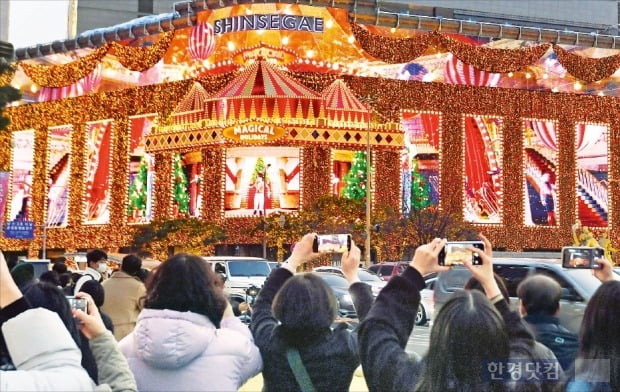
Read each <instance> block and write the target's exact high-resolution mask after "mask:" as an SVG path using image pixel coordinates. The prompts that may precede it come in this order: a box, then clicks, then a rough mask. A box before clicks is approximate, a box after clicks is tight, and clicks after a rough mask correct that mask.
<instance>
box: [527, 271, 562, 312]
mask: <svg viewBox="0 0 620 392" xmlns="http://www.w3.org/2000/svg"><path fill="white" fill-rule="evenodd" d="M517 296H518V297H519V299H520V300H521V303H522V304H523V307H524V308H525V311H526V312H527V314H534V313H544V314H547V315H551V316H553V315H554V314H555V313H556V312H557V311H558V309H559V308H560V298H562V287H560V284H559V283H558V282H556V281H555V280H554V279H553V278H550V277H548V276H545V275H534V276H530V277H529V278H526V279H525V280H524V281H523V282H521V283H520V284H519V286H518V287H517Z"/></svg>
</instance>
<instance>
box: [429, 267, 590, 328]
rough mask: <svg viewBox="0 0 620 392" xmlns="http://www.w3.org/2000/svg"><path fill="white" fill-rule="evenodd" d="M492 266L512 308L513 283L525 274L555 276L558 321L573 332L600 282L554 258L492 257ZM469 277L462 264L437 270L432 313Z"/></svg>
mask: <svg viewBox="0 0 620 392" xmlns="http://www.w3.org/2000/svg"><path fill="white" fill-rule="evenodd" d="M493 270H494V271H495V272H496V273H497V274H498V275H500V276H501V277H502V278H504V281H505V282H506V286H507V288H508V294H509V295H510V305H511V307H512V308H513V309H515V310H517V307H518V303H519V299H518V298H517V286H519V283H521V282H522V281H523V280H524V279H525V278H526V277H528V276H531V275H535V274H544V275H547V276H549V277H551V278H553V279H555V280H556V281H557V282H558V283H559V284H560V286H561V287H562V299H561V300H560V314H559V318H560V323H561V324H562V325H563V326H564V327H566V328H567V329H569V330H570V331H572V332H574V333H579V329H580V327H581V320H582V319H583V312H584V311H585V308H586V305H587V303H588V301H589V300H590V297H592V295H593V294H594V292H595V291H596V289H597V288H598V287H599V286H600V285H601V282H600V281H599V280H598V279H596V278H595V277H594V276H592V271H590V270H587V269H571V268H562V264H561V263H560V262H559V261H557V260H553V261H552V260H544V261H543V260H534V259H517V258H514V259H502V258H495V259H493ZM470 277H471V273H470V272H469V270H468V269H467V268H465V267H454V268H452V269H451V270H450V271H448V272H443V273H440V274H439V277H438V278H437V281H436V282H435V288H434V298H435V315H437V314H438V312H439V309H440V308H441V306H442V305H443V304H445V303H446V302H447V301H448V298H449V297H450V296H451V295H452V293H454V292H455V291H457V290H459V289H462V288H463V286H464V285H465V283H466V282H467V281H468V280H469V278H470Z"/></svg>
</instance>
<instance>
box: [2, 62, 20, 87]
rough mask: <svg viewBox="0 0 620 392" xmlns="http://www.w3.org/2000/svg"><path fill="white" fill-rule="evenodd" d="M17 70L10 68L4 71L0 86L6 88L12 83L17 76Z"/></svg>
mask: <svg viewBox="0 0 620 392" xmlns="http://www.w3.org/2000/svg"><path fill="white" fill-rule="evenodd" d="M16 69H17V68H16V67H15V66H10V67H9V68H7V69H6V70H5V71H4V73H3V74H1V75H0V86H6V85H8V84H9V83H11V80H13V76H15V71H16Z"/></svg>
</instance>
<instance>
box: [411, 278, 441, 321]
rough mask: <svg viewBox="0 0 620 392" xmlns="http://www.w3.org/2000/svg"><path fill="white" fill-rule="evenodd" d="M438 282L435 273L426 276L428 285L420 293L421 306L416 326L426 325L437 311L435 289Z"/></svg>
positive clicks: (425, 279)
mask: <svg viewBox="0 0 620 392" xmlns="http://www.w3.org/2000/svg"><path fill="white" fill-rule="evenodd" d="M436 281H437V274H435V273H433V274H430V275H426V276H424V282H425V283H426V285H425V287H424V289H423V290H421V291H420V297H421V298H420V305H418V313H416V316H415V324H416V325H426V323H427V322H428V321H429V320H432V318H433V313H434V311H435V299H434V298H433V296H434V292H433V289H434V288H435V282H436Z"/></svg>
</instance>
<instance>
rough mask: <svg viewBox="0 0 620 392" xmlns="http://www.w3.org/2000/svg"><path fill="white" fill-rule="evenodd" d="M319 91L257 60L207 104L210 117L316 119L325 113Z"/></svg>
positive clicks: (273, 119)
mask: <svg viewBox="0 0 620 392" xmlns="http://www.w3.org/2000/svg"><path fill="white" fill-rule="evenodd" d="M322 103H323V101H322V99H321V96H320V95H319V94H317V93H316V92H314V91H312V90H311V89H309V88H308V87H306V86H304V85H303V84H301V83H299V82H297V81H296V80H293V79H291V78H290V77H288V76H286V75H285V74H284V73H283V72H281V71H280V70H278V69H277V68H276V66H274V65H272V64H270V63H268V62H267V61H264V60H259V61H256V62H255V63H253V64H251V65H250V66H249V67H248V68H246V69H245V71H243V72H242V73H241V74H240V75H239V76H237V77H236V78H235V79H233V80H232V81H231V82H230V83H229V84H228V85H226V86H225V87H224V88H223V89H222V90H220V91H219V92H218V93H216V94H215V95H213V96H212V97H211V98H210V99H209V101H208V102H207V105H206V111H207V116H208V117H209V118H219V119H223V120H226V121H238V120H249V119H269V120H271V121H278V120H279V119H281V120H282V122H287V120H288V119H313V118H316V117H319V116H320V115H321V114H322V113H321V112H322V109H323V107H322Z"/></svg>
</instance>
